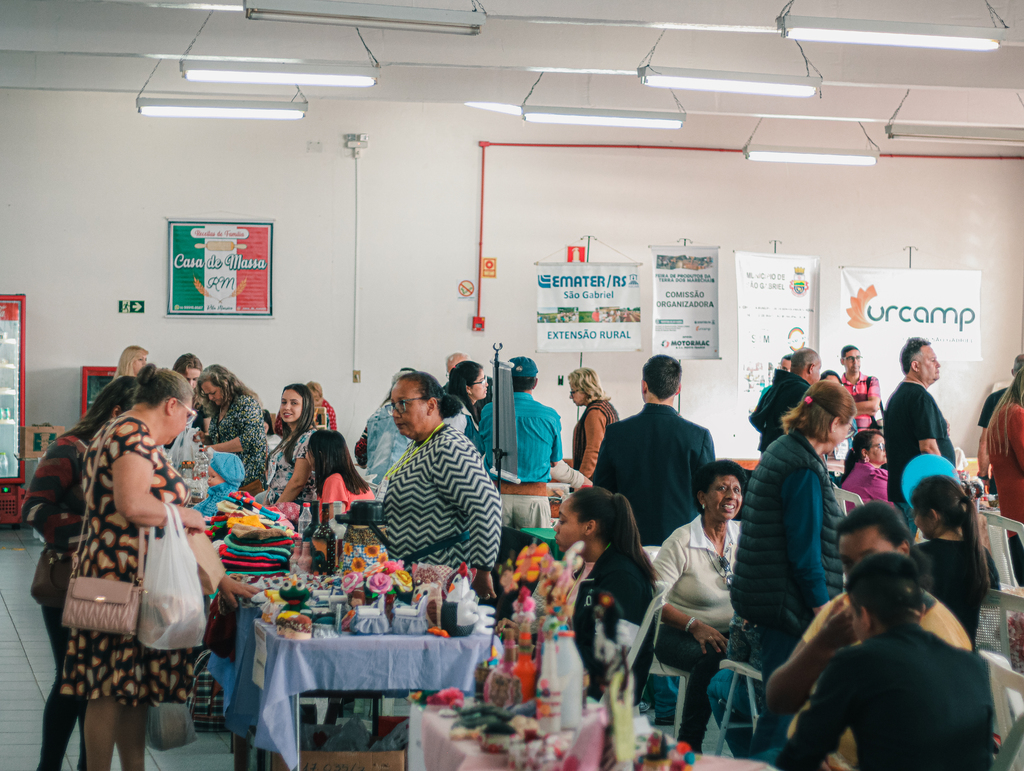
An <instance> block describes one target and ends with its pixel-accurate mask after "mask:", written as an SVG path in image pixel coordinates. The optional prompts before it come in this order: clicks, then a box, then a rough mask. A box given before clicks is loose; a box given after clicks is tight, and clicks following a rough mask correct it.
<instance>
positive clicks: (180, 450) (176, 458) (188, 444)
mask: <svg viewBox="0 0 1024 771" xmlns="http://www.w3.org/2000/svg"><path fill="white" fill-rule="evenodd" d="M198 431H199V429H197V428H192V426H188V427H187V428H186V429H185V430H184V431H182V432H181V433H180V434H178V435H177V436H176V437H175V438H174V442H172V443H171V448H170V449H169V450H167V459H168V460H169V461H170V462H171V465H173V466H174V468H176V469H180V468H181V464H182V462H183V461H186V460H190V461H192V462H193V463H195V462H196V461H197V460H199V443H198V442H197V441H195V435H196V434H197V433H198Z"/></svg>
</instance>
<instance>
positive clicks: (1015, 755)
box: [992, 718, 1024, 771]
mask: <svg viewBox="0 0 1024 771" xmlns="http://www.w3.org/2000/svg"><path fill="white" fill-rule="evenodd" d="M992 771H1024V718H1021V719H1020V720H1018V721H1017V722H1016V723H1014V724H1013V728H1012V729H1010V733H1009V735H1007V736H1006V737H1005V738H1004V739H1003V743H1002V744H1001V745H999V754H998V755H996V759H995V762H994V763H992Z"/></svg>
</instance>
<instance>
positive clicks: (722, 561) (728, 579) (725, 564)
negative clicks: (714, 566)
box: [718, 555, 732, 586]
mask: <svg viewBox="0 0 1024 771" xmlns="http://www.w3.org/2000/svg"><path fill="white" fill-rule="evenodd" d="M718 564H719V565H721V566H722V570H724V571H725V585H726V586H732V567H730V565H729V560H727V559H726V558H725V556H724V555H723V556H721V557H719V558H718Z"/></svg>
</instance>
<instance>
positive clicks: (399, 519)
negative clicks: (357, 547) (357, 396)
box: [377, 372, 501, 599]
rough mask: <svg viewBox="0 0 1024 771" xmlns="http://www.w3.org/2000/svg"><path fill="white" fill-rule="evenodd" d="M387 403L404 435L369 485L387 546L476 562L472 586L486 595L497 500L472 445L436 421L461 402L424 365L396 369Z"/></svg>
mask: <svg viewBox="0 0 1024 771" xmlns="http://www.w3.org/2000/svg"><path fill="white" fill-rule="evenodd" d="M390 404H391V416H392V419H393V420H394V421H395V426H396V427H397V428H398V430H399V432H400V433H401V434H402V435H403V436H406V437H408V438H409V439H411V440H412V444H411V445H409V448H408V449H407V450H406V451H405V453H404V454H403V455H402V457H401V458H399V459H398V462H396V463H395V465H394V466H392V467H391V468H390V469H389V470H388V472H387V473H386V474H385V475H384V481H383V482H382V483H381V486H380V488H379V489H378V491H377V497H378V498H383V500H384V513H385V515H386V516H387V522H388V524H387V528H388V537H389V539H390V540H391V543H392V549H391V550H390V551H391V552H392V553H393V554H394V555H395V557H396V558H401V559H404V560H405V562H406V564H407V565H408V564H411V563H413V562H424V563H428V564H435V565H449V566H451V567H458V565H459V563H461V562H465V563H466V564H467V565H469V566H470V567H473V568H476V570H477V576H476V579H475V580H474V582H473V588H474V589H475V590H476V592H477V594H478V595H480V597H481V599H490V598H493V597H494V587H493V585H492V583H491V568H493V567H494V562H495V560H496V559H497V556H498V544H499V542H500V539H501V501H500V499H499V498H498V491H497V490H496V489H495V487H494V483H493V482H492V481H491V479H490V477H489V476H488V475H487V472H486V471H485V470H484V463H483V459H482V458H481V457H480V453H479V452H477V449H476V447H474V446H473V443H472V442H471V441H470V440H469V439H468V438H467V437H466V435H465V434H464V433H462V432H461V431H459V430H457V429H453V428H452V427H450V426H446V425H445V423H444V419H445V418H446V417H451V416H453V415H456V414H458V412H459V409H460V407H461V404H460V403H459V401H458V400H457V399H456V398H455V397H454V396H451V395H450V394H447V393H445V392H444V390H443V389H442V388H441V385H440V384H439V383H438V382H437V380H435V379H434V377H433V375H430V374H427V373H426V372H409V373H406V374H404V375H402V377H400V378H399V379H398V381H397V382H396V383H395V385H394V387H393V388H392V389H391V401H390Z"/></svg>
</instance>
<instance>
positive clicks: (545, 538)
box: [520, 527, 562, 560]
mask: <svg viewBox="0 0 1024 771" xmlns="http://www.w3.org/2000/svg"><path fill="white" fill-rule="evenodd" d="M520 532H523V533H526V534H527V535H529V536H533V537H534V538H536V539H537V540H538V541H540V542H541V543H546V544H547V545H548V548H549V549H551V556H552V557H554V558H555V559H556V560H557V559H561V558H562V550H561V549H559V548H558V544H557V543H555V529H554V528H553V527H524V528H523V529H522V530H521V531H520Z"/></svg>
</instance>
